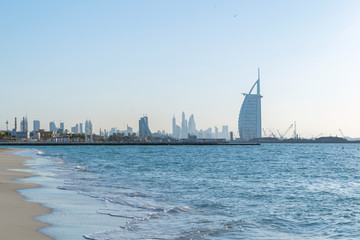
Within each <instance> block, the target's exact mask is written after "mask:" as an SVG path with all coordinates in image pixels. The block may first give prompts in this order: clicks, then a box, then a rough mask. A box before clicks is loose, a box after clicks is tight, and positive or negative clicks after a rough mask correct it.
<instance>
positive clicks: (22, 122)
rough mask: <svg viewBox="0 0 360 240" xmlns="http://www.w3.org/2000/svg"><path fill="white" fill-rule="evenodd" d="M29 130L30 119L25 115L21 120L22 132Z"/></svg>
mask: <svg viewBox="0 0 360 240" xmlns="http://www.w3.org/2000/svg"><path fill="white" fill-rule="evenodd" d="M28 130H29V128H28V120H27V117H24V118H23V120H21V122H20V132H27V131H28Z"/></svg>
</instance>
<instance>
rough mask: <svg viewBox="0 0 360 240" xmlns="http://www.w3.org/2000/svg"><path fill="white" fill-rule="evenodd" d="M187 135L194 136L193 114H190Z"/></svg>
mask: <svg viewBox="0 0 360 240" xmlns="http://www.w3.org/2000/svg"><path fill="white" fill-rule="evenodd" d="M189 133H190V134H191V135H195V134H196V124H195V118H194V114H191V116H190V118H189Z"/></svg>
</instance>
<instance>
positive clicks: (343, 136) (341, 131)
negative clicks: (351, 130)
mask: <svg viewBox="0 0 360 240" xmlns="http://www.w3.org/2000/svg"><path fill="white" fill-rule="evenodd" d="M339 132H340V134H341V136H342V137H343V138H345V136H344V134H343V132H342V131H341V129H339Z"/></svg>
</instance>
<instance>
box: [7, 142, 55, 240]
mask: <svg viewBox="0 0 360 240" xmlns="http://www.w3.org/2000/svg"><path fill="white" fill-rule="evenodd" d="M15 151H17V150H14V149H1V148H0V213H1V214H0V239H2V240H17V239H27V240H51V239H52V238H50V237H48V236H46V235H44V234H42V233H40V232H39V231H38V230H39V229H40V228H43V227H46V226H48V224H46V223H42V222H39V221H37V220H35V219H34V217H36V216H40V215H44V214H48V213H50V212H51V210H50V209H49V208H46V207H43V206H41V205H40V204H38V203H31V202H25V201H24V197H23V196H22V195H20V194H19V193H18V192H17V191H16V190H18V189H26V188H36V187H37V185H36V184H29V183H18V182H14V179H17V178H25V177H29V176H31V174H29V173H24V172H18V171H9V170H7V169H27V167H26V166H23V165H22V164H23V163H24V161H25V160H26V158H25V157H20V156H15V155H13V154H14V152H15Z"/></svg>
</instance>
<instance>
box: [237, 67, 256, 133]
mask: <svg viewBox="0 0 360 240" xmlns="http://www.w3.org/2000/svg"><path fill="white" fill-rule="evenodd" d="M255 85H256V86H257V92H256V94H253V93H252V91H253V89H254V87H255ZM243 95H244V96H245V99H244V102H243V104H242V106H241V109H240V114H239V121H238V128H239V135H240V139H242V140H250V139H254V138H261V98H262V96H261V95H260V69H258V79H257V81H256V82H255V83H254V85H253V86H252V88H251V89H250V91H249V93H248V94H247V93H243Z"/></svg>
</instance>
